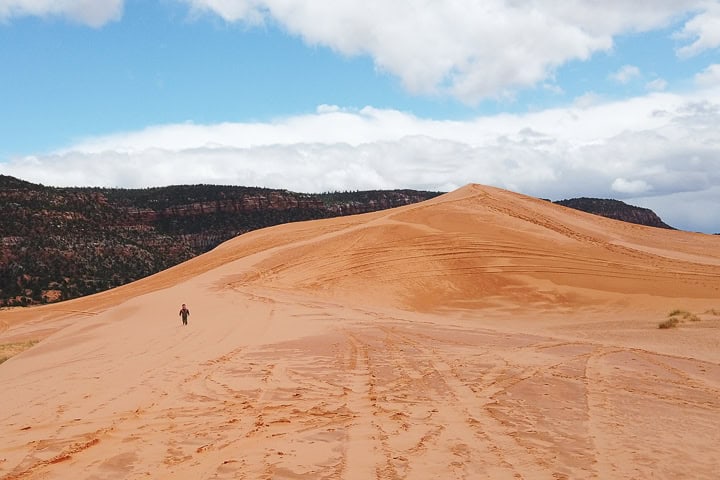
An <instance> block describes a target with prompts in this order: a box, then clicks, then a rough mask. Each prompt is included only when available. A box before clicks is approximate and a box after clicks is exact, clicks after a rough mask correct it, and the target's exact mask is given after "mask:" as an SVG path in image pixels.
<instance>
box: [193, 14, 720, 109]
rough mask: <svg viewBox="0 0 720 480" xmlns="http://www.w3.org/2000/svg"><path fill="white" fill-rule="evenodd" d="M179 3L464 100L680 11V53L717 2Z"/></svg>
mask: <svg viewBox="0 0 720 480" xmlns="http://www.w3.org/2000/svg"><path fill="white" fill-rule="evenodd" d="M182 1H184V2H185V3H186V4H188V5H190V6H191V8H192V9H193V10H194V11H197V12H203V11H204V12H212V13H214V14H217V15H219V16H220V17H222V18H224V19H225V20H226V21H228V22H245V23H247V24H250V25H257V24H260V23H272V24H274V25H279V26H280V27H281V28H283V29H285V30H286V31H287V32H289V33H290V34H292V35H297V36H299V37H301V38H302V39H303V40H304V41H305V42H306V43H308V44H311V45H323V46H326V47H329V48H331V49H333V50H335V51H337V52H340V53H342V54H344V55H369V56H370V57H372V58H373V60H374V62H375V64H376V66H377V67H378V69H379V70H381V71H385V72H389V73H390V74H392V75H395V76H397V77H399V78H400V80H401V81H402V83H403V84H404V85H405V87H406V88H407V89H408V90H409V91H411V92H413V93H420V94H447V95H453V96H455V97H457V98H459V99H461V100H463V101H466V102H469V103H473V102H476V101H478V100H481V99H484V98H488V97H506V96H509V95H512V93H513V92H514V91H516V90H519V89H523V88H528V87H538V86H539V87H541V86H542V85H544V84H545V82H544V81H545V80H547V79H548V78H550V77H551V76H552V74H553V72H554V70H555V69H556V68H557V67H558V66H560V65H563V64H565V63H567V62H568V61H571V60H586V59H588V58H589V57H590V56H591V55H593V54H594V53H596V52H598V51H609V50H610V49H612V47H613V38H614V37H615V36H617V35H620V34H623V33H628V32H633V33H634V32H641V31H649V30H654V29H658V28H664V27H668V26H669V25H670V24H672V23H673V22H676V21H677V20H678V19H679V18H681V17H682V16H684V15H689V19H688V20H687V21H686V22H685V23H684V24H683V27H682V30H681V31H680V32H679V33H678V36H679V37H682V39H683V40H684V41H686V42H690V43H689V44H688V45H685V46H684V47H682V48H681V49H680V50H679V54H682V55H687V54H692V53H696V52H699V51H701V50H703V49H707V48H713V46H714V45H715V46H716V45H717V44H718V42H719V41H720V40H718V35H720V34H719V33H717V32H720V28H715V27H714V25H715V23H714V22H715V21H716V20H717V19H718V17H719V14H718V6H717V2H709V1H708V0H680V1H678V0H638V1H633V2H627V1H625V0H607V1H603V2H597V1H591V0H576V1H571V2H568V1H561V0H534V1H527V2H518V1H514V0H485V1H483V2H477V1H476V0H456V1H453V2H434V1H428V0H422V1H418V2H410V3H408V2H388V1H385V0H362V1H359V0H343V1H333V2H311V1H307V0H182ZM633 68H636V67H633ZM628 74H629V75H630V76H631V77H632V76H633V72H632V71H629V72H625V74H624V75H625V76H624V77H622V78H626V77H627V75H628Z"/></svg>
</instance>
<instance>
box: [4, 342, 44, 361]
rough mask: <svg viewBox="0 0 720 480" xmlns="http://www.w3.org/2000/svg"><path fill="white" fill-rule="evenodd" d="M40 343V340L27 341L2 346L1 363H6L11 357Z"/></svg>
mask: <svg viewBox="0 0 720 480" xmlns="http://www.w3.org/2000/svg"><path fill="white" fill-rule="evenodd" d="M38 342H39V340H27V341H24V342H14V343H5V344H3V345H0V363H4V362H5V361H6V360H7V359H9V358H10V357H12V356H14V355H17V354H18V353H20V352H23V351H25V350H27V349H28V348H30V347H32V346H33V345H35V344H37V343H38Z"/></svg>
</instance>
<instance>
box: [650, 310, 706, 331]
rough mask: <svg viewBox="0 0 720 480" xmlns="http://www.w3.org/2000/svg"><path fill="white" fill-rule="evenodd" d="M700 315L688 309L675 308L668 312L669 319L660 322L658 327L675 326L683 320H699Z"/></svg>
mask: <svg viewBox="0 0 720 480" xmlns="http://www.w3.org/2000/svg"><path fill="white" fill-rule="evenodd" d="M699 321H700V317H698V316H697V315H695V314H694V313H691V312H688V311H687V310H680V309H675V310H673V311H672V312H670V313H668V318H667V320H664V321H662V322H660V323H659V324H658V328H675V327H677V326H678V324H680V323H683V322H699Z"/></svg>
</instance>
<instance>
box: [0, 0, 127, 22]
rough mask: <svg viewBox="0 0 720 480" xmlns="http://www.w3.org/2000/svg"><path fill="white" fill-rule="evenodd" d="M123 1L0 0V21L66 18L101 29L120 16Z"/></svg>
mask: <svg viewBox="0 0 720 480" xmlns="http://www.w3.org/2000/svg"><path fill="white" fill-rule="evenodd" d="M123 3H124V0H0V20H8V19H10V18H12V17H23V16H38V17H53V16H60V17H66V18H69V19H70V20H73V21H75V22H79V23H82V24H85V25H89V26H91V27H96V28H97V27H101V26H103V25H105V24H106V23H108V22H110V21H113V20H118V19H120V17H121V16H122V11H123Z"/></svg>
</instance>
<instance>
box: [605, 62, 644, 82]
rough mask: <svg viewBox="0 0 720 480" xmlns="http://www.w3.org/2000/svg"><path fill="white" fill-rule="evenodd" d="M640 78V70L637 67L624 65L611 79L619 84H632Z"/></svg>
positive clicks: (612, 74) (611, 75)
mask: <svg viewBox="0 0 720 480" xmlns="http://www.w3.org/2000/svg"><path fill="white" fill-rule="evenodd" d="M638 77H640V69H639V68H638V67H636V66H635V65H623V66H622V67H621V68H620V69H619V70H618V71H617V72H615V73H611V74H610V79H611V80H613V81H615V82H617V83H622V84H626V83H630V82H631V81H632V80H634V79H636V78H638Z"/></svg>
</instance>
